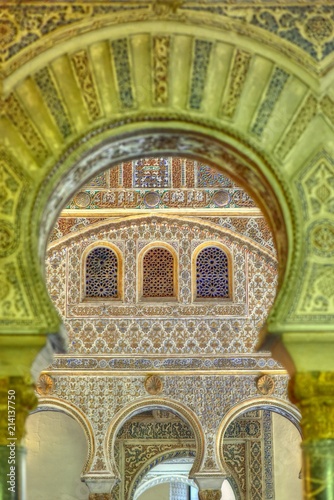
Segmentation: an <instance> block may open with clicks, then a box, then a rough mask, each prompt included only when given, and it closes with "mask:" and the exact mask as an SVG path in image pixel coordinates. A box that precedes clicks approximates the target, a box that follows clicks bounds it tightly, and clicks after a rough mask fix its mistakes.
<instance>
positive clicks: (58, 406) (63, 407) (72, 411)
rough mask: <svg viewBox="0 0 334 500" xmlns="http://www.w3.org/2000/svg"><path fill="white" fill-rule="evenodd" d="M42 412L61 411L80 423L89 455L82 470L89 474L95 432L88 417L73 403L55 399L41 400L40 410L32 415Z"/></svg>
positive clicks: (93, 452)
mask: <svg viewBox="0 0 334 500" xmlns="http://www.w3.org/2000/svg"><path fill="white" fill-rule="evenodd" d="M42 411H59V412H62V413H64V414H65V415H68V416H69V417H71V418H73V419H74V420H75V421H76V422H78V424H79V425H80V427H81V428H82V430H83V432H84V434H85V437H86V441H87V446H88V454H87V458H86V461H85V464H84V467H83V470H82V474H83V475H84V474H85V473H87V472H88V471H89V470H90V468H91V465H92V461H93V457H94V454H95V438H94V432H93V429H92V426H91V423H90V422H89V420H88V418H87V416H86V415H85V414H84V413H83V412H82V411H81V410H80V409H79V408H77V407H76V406H75V405H73V404H72V403H70V402H68V401H63V400H61V399H58V398H53V397H42V398H40V400H39V405H38V408H37V409H36V410H35V411H33V412H32V414H33V413H38V412H42Z"/></svg>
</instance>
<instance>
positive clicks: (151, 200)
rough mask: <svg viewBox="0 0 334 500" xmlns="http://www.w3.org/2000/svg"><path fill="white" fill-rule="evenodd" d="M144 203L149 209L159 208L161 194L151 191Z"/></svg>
mask: <svg viewBox="0 0 334 500" xmlns="http://www.w3.org/2000/svg"><path fill="white" fill-rule="evenodd" d="M144 203H145V205H146V206H147V207H148V208H154V207H156V206H158V205H159V203H160V196H159V193H156V192H155V191H149V192H148V193H146V194H145V196H144Z"/></svg>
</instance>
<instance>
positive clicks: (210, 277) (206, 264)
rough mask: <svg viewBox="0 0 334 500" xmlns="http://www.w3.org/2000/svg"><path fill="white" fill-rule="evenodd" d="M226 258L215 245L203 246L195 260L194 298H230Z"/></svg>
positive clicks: (222, 251)
mask: <svg viewBox="0 0 334 500" xmlns="http://www.w3.org/2000/svg"><path fill="white" fill-rule="evenodd" d="M228 264H229V263H228V257H227V255H226V253H225V252H224V250H222V248H220V247H219V246H216V245H207V246H204V248H202V249H201V250H200V251H199V252H198V253H197V257H196V260H195V267H196V295H195V296H196V298H197V299H218V298H229V297H230V277H229V265H228Z"/></svg>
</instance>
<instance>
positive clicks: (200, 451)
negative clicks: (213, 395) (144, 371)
mask: <svg viewBox="0 0 334 500" xmlns="http://www.w3.org/2000/svg"><path fill="white" fill-rule="evenodd" d="M155 409H165V410H168V411H172V412H174V413H176V414H177V415H178V416H179V417H180V418H181V419H183V420H185V421H186V422H187V423H188V424H189V425H190V427H191V428H192V430H193V432H194V438H195V443H196V457H195V460H194V464H193V467H192V469H191V471H190V477H194V476H195V475H196V473H197V472H199V471H200V469H201V466H202V464H203V460H204V454H205V436H204V432H203V429H202V426H201V424H200V422H199V420H198V418H197V416H196V415H195V413H194V412H193V411H192V410H191V409H189V408H188V407H187V406H186V405H184V404H182V403H179V402H177V401H173V400H171V399H169V398H154V397H151V398H144V399H141V400H139V401H135V402H133V403H130V404H128V405H126V406H124V407H123V408H122V410H120V411H119V412H118V413H117V414H116V415H115V417H114V418H113V419H112V421H111V422H110V425H109V428H108V431H107V433H106V436H105V441H104V449H105V454H106V457H107V460H106V462H107V464H108V467H109V469H110V470H112V471H113V473H114V475H115V476H116V477H118V471H117V465H116V463H115V458H114V445H115V440H116V436H117V433H118V431H119V430H120V428H121V427H122V425H123V424H124V423H125V422H126V421H127V420H129V418H131V417H133V416H134V415H137V414H138V413H140V412H141V411H147V410H155Z"/></svg>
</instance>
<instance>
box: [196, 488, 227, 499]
mask: <svg viewBox="0 0 334 500" xmlns="http://www.w3.org/2000/svg"><path fill="white" fill-rule="evenodd" d="M198 494H199V500H220V499H221V495H222V492H221V490H202V491H199V493H198Z"/></svg>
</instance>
